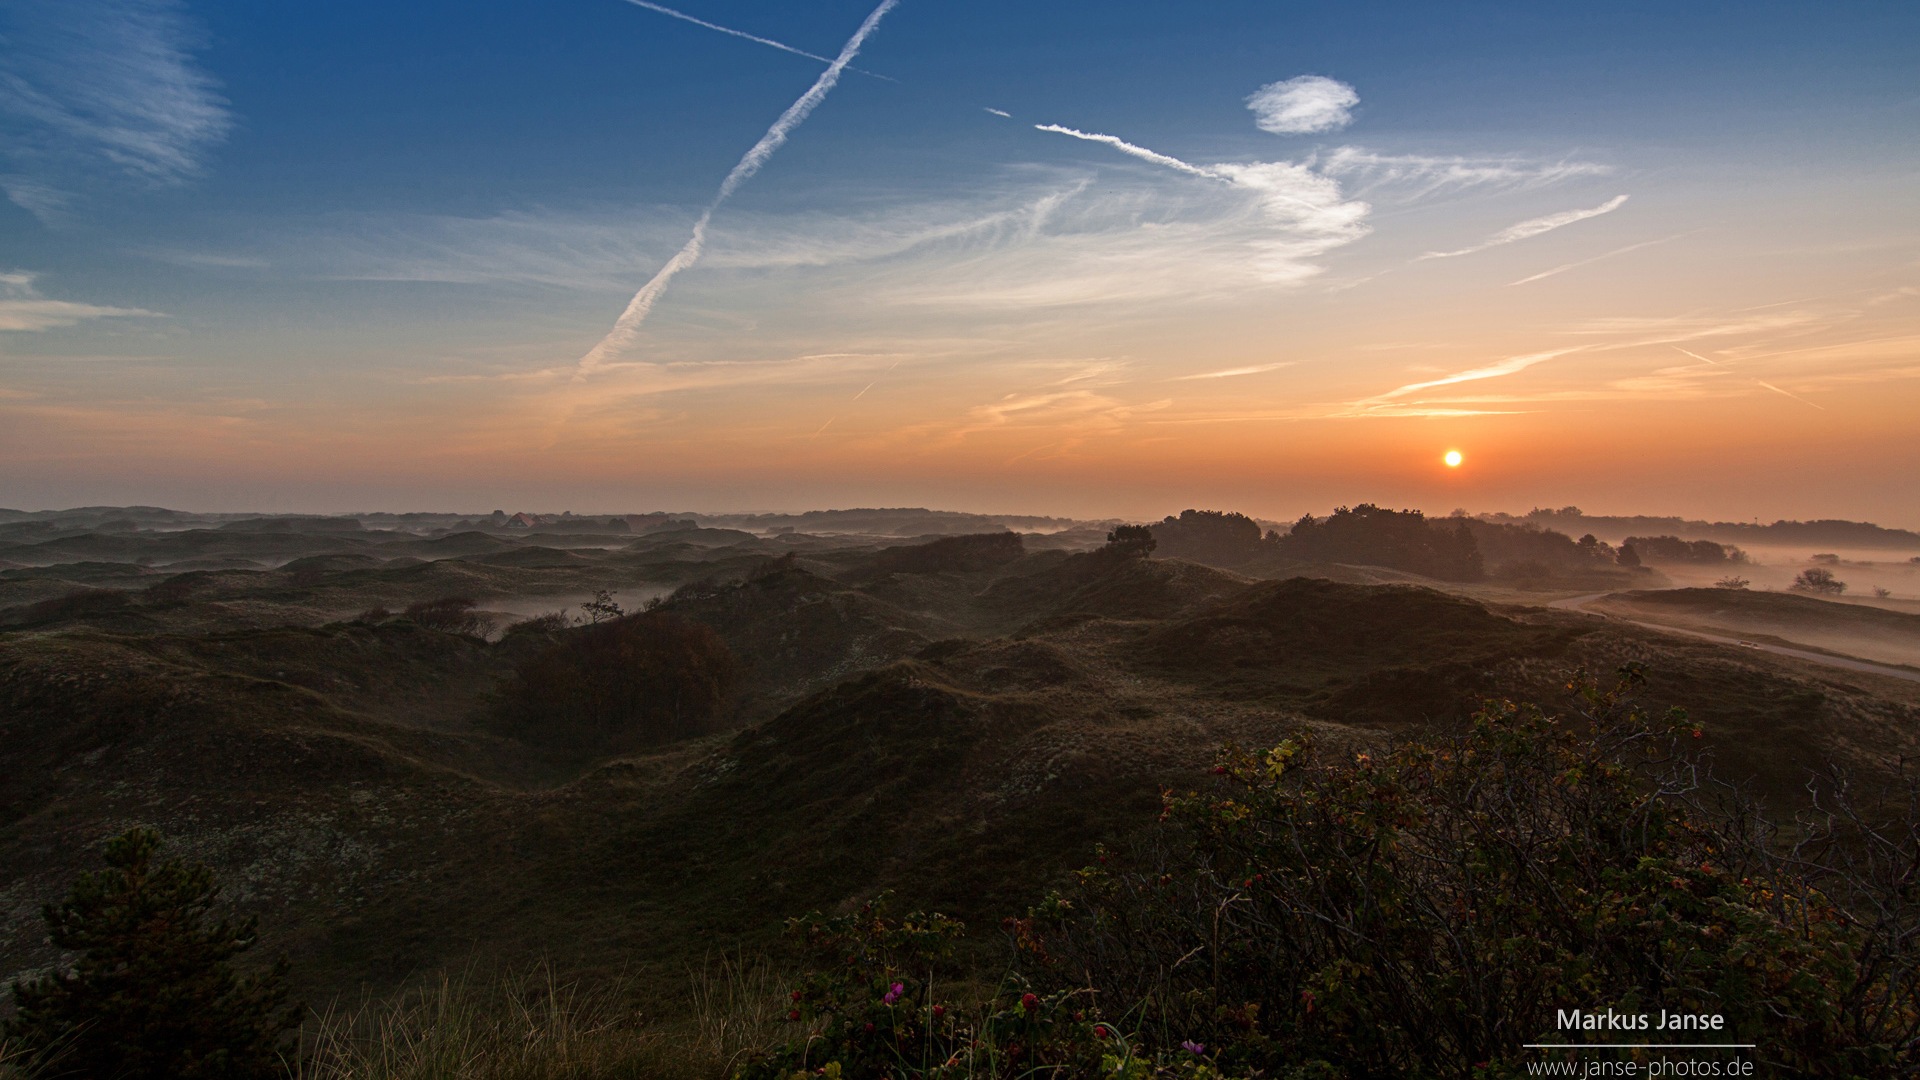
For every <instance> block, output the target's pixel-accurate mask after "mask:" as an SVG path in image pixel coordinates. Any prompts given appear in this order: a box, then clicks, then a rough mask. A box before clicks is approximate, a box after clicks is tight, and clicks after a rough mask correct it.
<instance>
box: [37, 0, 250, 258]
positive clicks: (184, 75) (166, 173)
mask: <svg viewBox="0 0 1920 1080" xmlns="http://www.w3.org/2000/svg"><path fill="white" fill-rule="evenodd" d="M0 36H3V37H4V39H5V41H6V49H5V50H4V52H0V116H4V118H5V122H6V127H7V128H8V129H9V130H8V139H7V149H6V150H5V160H6V166H5V175H4V176H0V190H4V191H5V192H6V194H7V197H8V198H9V199H10V200H11V201H12V202H14V203H15V204H16V205H18V206H20V207H22V208H24V209H26V210H28V211H30V212H32V213H33V214H35V215H37V216H39V217H40V218H41V219H42V220H54V219H57V217H58V216H59V215H60V214H61V213H62V212H63V211H65V210H66V209H68V208H69V206H70V205H71V203H72V201H73V198H74V193H75V192H76V191H79V190H84V189H87V188H90V187H93V186H95V185H96V184H98V183H99V182H101V181H103V180H105V179H110V178H114V177H118V178H120V179H123V180H124V179H133V180H136V181H140V182H143V183H149V184H159V185H171V184H177V183H180V182H182V181H184V180H186V179H188V178H191V177H192V176H194V175H196V174H198V173H199V172H200V171H201V169H202V168H203V166H204V162H205V156H206V153H207V152H208V150H210V149H211V148H212V147H213V146H215V145H217V144H218V143H219V142H220V141H221V140H222V139H224V138H225V137H226V135H227V132H228V131H229V130H230V129H231V127H232V125H233V120H232V116H231V114H230V112H229V110H228V107H227V103H226V101H225V99H224V98H222V97H221V95H220V93H219V88H218V84H217V83H216V82H215V81H214V79H213V77H212V76H210V75H209V74H207V73H206V72H205V71H204V70H202V69H201V68H200V67H199V66H198V64H196V63H195V61H194V56H193V54H194V52H195V51H196V50H197V49H199V48H200V47H201V45H202V40H201V36H200V34H199V33H198V31H197V30H196V29H195V27H194V24H193V23H192V22H191V20H190V19H189V18H188V16H187V15H186V12H185V11H184V9H183V7H182V5H181V4H180V3H178V2H177V0H16V2H15V3H13V4H11V5H9V10H8V11H7V13H6V15H5V22H4V30H0Z"/></svg>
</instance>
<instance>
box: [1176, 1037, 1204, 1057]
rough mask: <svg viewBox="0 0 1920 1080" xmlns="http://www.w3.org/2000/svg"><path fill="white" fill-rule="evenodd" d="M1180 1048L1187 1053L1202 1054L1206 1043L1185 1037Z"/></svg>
mask: <svg viewBox="0 0 1920 1080" xmlns="http://www.w3.org/2000/svg"><path fill="white" fill-rule="evenodd" d="M1180 1049H1182V1050H1185V1051H1186V1052H1187V1053H1189V1054H1204V1053H1206V1052H1207V1044H1206V1043H1197V1042H1194V1041H1193V1040H1192V1039H1187V1040H1184V1041H1183V1042H1181V1044H1180Z"/></svg>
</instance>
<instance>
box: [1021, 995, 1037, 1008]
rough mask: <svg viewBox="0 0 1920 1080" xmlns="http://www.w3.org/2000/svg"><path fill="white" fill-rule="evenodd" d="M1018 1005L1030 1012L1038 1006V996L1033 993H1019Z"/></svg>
mask: <svg viewBox="0 0 1920 1080" xmlns="http://www.w3.org/2000/svg"><path fill="white" fill-rule="evenodd" d="M1020 1007H1021V1008H1023V1009H1025V1010H1027V1011H1028V1012H1032V1011H1033V1010H1035V1009H1037V1008H1039V1007H1040V998H1039V997H1038V996H1036V995H1034V994H1021V995H1020Z"/></svg>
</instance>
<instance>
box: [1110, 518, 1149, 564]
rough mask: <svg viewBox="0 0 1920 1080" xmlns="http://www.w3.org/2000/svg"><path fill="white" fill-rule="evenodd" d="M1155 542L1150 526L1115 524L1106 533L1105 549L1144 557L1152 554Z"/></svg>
mask: <svg viewBox="0 0 1920 1080" xmlns="http://www.w3.org/2000/svg"><path fill="white" fill-rule="evenodd" d="M1157 543H1158V541H1156V540H1155V539H1154V538H1153V529H1152V527H1150V526H1147V525H1116V526H1114V527H1113V531H1112V532H1110V533H1108V534H1107V547H1106V550H1108V551H1112V552H1117V553H1119V554H1122V555H1132V556H1136V557H1138V558H1142V559H1144V558H1146V557H1147V556H1149V555H1151V554H1153V549H1154V546H1155V544H1157Z"/></svg>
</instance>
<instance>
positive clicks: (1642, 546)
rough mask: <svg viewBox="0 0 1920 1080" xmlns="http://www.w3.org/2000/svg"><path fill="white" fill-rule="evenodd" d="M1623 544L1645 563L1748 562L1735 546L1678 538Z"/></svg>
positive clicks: (1644, 538)
mask: <svg viewBox="0 0 1920 1080" xmlns="http://www.w3.org/2000/svg"><path fill="white" fill-rule="evenodd" d="M1623 543H1624V544H1627V545H1630V546H1631V547H1632V548H1633V549H1634V550H1635V551H1637V552H1639V553H1640V557H1641V558H1642V559H1652V560H1655V561H1665V562H1683V563H1700V564H1702V565H1707V566H1717V565H1720V564H1722V563H1744V562H1746V561H1747V553H1746V552H1744V551H1741V550H1740V549H1739V548H1737V547H1734V546H1733V545H1731V544H1716V543H1714V542H1713V541H1711V540H1682V539H1680V538H1679V537H1677V536H1629V537H1627V538H1626V540H1624V541H1623Z"/></svg>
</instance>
